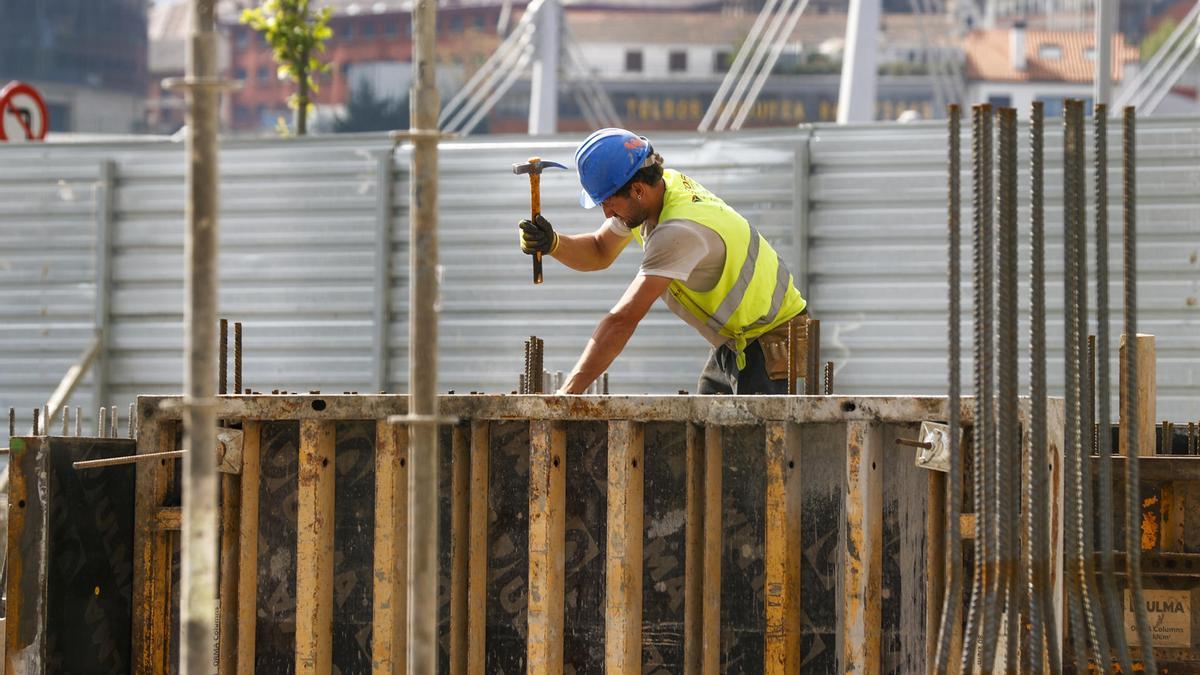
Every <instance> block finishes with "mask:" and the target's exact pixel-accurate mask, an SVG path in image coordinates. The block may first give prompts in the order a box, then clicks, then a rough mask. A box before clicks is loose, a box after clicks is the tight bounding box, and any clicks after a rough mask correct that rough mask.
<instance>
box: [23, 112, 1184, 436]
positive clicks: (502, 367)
mask: <svg viewBox="0 0 1200 675" xmlns="http://www.w3.org/2000/svg"><path fill="white" fill-rule="evenodd" d="M1047 126H1048V128H1049V129H1051V130H1052V131H1051V133H1049V134H1048V135H1047V139H1046V147H1047V171H1048V173H1047V177H1046V184H1047V187H1048V192H1049V194H1048V195H1047V206H1048V212H1047V231H1048V232H1050V233H1052V235H1053V238H1052V239H1051V241H1050V242H1049V247H1048V251H1047V256H1048V261H1049V263H1050V265H1051V277H1050V280H1049V282H1050V283H1049V285H1048V294H1049V298H1048V300H1049V303H1048V304H1049V307H1048V309H1049V312H1050V322H1051V323H1050V328H1049V330H1050V336H1049V339H1050V341H1051V342H1050V344H1051V345H1052V347H1054V346H1058V347H1061V345H1060V344H1059V343H1061V316H1060V315H1059V314H1058V310H1059V308H1060V307H1061V301H1062V290H1061V283H1056V282H1057V281H1059V280H1060V279H1061V276H1055V274H1060V271H1061V246H1060V239H1059V237H1058V234H1057V233H1058V232H1060V231H1061V209H1060V208H1058V205H1057V204H1055V199H1056V197H1057V195H1058V194H1059V193H1060V189H1061V186H1060V185H1059V183H1060V176H1061V163H1060V157H1061V140H1060V139H1061V136H1060V135H1058V134H1057V129H1056V127H1055V125H1054V124H1053V123H1051V124H1048V125H1047ZM578 140H579V139H578V138H575V137H565V136H560V137H553V138H550V139H546V140H540V141H537V142H534V141H533V140H531V139H529V138H527V137H487V138H480V139H478V140H477V139H469V140H456V141H451V142H447V143H445V144H443V146H442V148H441V153H440V157H441V181H440V204H441V212H440V215H439V227H440V244H439V245H440V261H441V265H442V279H443V289H442V298H441V303H440V307H441V310H442V318H441V324H440V340H439V342H440V348H441V351H440V353H441V361H440V364H439V372H440V378H439V379H440V383H441V384H440V387H441V388H442V389H443V390H448V389H455V390H457V391H460V392H461V391H471V390H485V391H490V392H496V391H507V390H510V389H515V388H516V386H517V375H518V373H519V372H520V370H521V359H522V342H523V340H524V339H525V338H526V337H527V336H529V335H538V336H540V337H542V338H543V339H545V340H546V353H545V363H546V367H547V368H548V369H550V370H560V369H561V370H564V371H565V370H568V369H569V368H570V367H571V366H572V365H573V363H574V361H575V359H576V358H577V357H578V355H579V353H580V351H581V350H582V349H583V347H584V345H585V344H586V341H587V338H588V337H589V336H590V334H591V332H592V330H593V329H594V327H595V324H596V322H597V321H598V320H599V318H600V317H601V316H602V315H603V313H604V312H605V311H607V310H608V309H609V308H610V307H611V306H612V305H613V303H615V302H616V300H617V299H618V298H619V297H620V294H621V292H622V290H623V289H624V287H625V285H626V284H627V283H628V281H629V280H630V279H631V278H632V275H633V274H634V273H635V271H636V269H637V264H638V261H639V255H638V253H637V252H636V251H633V250H630V251H626V252H625V253H624V254H622V255H621V256H620V257H619V258H618V260H617V262H616V263H614V265H613V266H612V268H610V269H608V270H604V271H602V272H596V273H591V274H581V273H578V272H574V271H571V270H568V269H566V268H564V267H563V266H561V265H558V264H557V263H555V262H553V261H548V263H547V265H546V283H545V284H544V285H542V286H534V285H533V284H532V283H531V272H530V264H529V259H528V258H527V257H526V256H524V255H522V254H521V253H520V252H519V251H518V250H517V248H516V231H515V227H514V225H515V222H516V221H517V220H518V219H519V218H521V217H524V216H525V215H526V214H527V213H528V208H529V189H528V181H527V179H526V178H525V177H524V176H517V175H513V174H512V172H511V165H512V163H514V162H519V161H524V160H525V159H526V158H527V157H529V156H531V155H540V156H542V157H544V158H546V159H554V160H557V161H560V162H563V163H566V164H569V163H570V160H571V156H572V153H573V150H574V147H575V144H576V143H577V142H578ZM652 140H653V141H654V142H655V147H656V149H657V150H659V151H660V152H661V153H662V154H663V156H664V157H665V158H666V160H667V164H668V166H671V167H675V168H679V169H681V170H683V171H684V172H686V173H688V174H689V175H691V176H692V177H693V178H695V179H697V180H698V181H699V182H701V183H702V184H704V185H705V186H706V187H708V188H709V189H711V190H713V191H714V192H715V193H717V194H718V195H720V196H722V197H723V198H724V199H725V200H726V201H728V202H730V203H731V204H732V205H733V206H735V207H736V208H737V209H738V210H739V211H740V212H741V213H742V214H743V215H745V216H746V217H747V218H748V219H749V220H750V221H751V222H752V223H754V224H755V225H756V226H758V227H759V228H760V229H761V230H762V231H763V233H764V235H766V236H767V238H768V239H769V240H770V241H771V242H772V244H773V245H775V246H776V247H778V248H779V249H780V251H781V253H782V254H783V255H784V257H785V259H787V260H789V261H793V262H792V267H793V270H794V271H796V272H798V273H800V274H803V271H804V270H805V268H806V267H807V268H808V271H807V275H806V276H805V278H803V279H800V282H801V284H802V285H805V284H807V286H808V288H809V295H810V297H811V300H812V302H813V304H812V307H813V312H814V314H815V315H817V316H819V317H820V318H821V319H822V320H823V321H822V327H823V330H822V334H823V341H824V350H825V351H824V354H825V357H826V358H827V359H832V360H834V361H835V362H836V363H837V378H836V381H837V390H838V391H839V392H845V393H912V394H930V393H941V392H943V391H944V388H945V385H944V377H945V368H946V365H945V353H946V349H945V333H946V329H945V319H944V316H945V314H944V310H945V306H946V292H945V281H944V279H945V224H944V223H945V191H946V188H945V184H946V177H945V147H946V144H945V134H944V131H943V127H942V126H941V125H940V124H936V123H931V124H916V125H908V126H896V125H891V126H881V125H876V126H865V127H854V126H850V127H836V126H815V127H811V128H802V129H791V130H779V131H768V132H763V131H757V132H745V133H737V134H722V135H711V136H699V135H695V134H687V135H683V134H671V135H661V136H656V137H655V138H654V139H652ZM1118 144H1119V136H1118V135H1117V133H1116V130H1114V133H1113V135H1112V136H1111V137H1110V150H1109V156H1110V158H1111V159H1112V162H1111V172H1112V173H1111V175H1110V190H1109V193H1110V197H1111V202H1110V218H1109V221H1110V226H1111V228H1112V233H1113V235H1114V236H1112V237H1111V239H1112V241H1113V249H1112V255H1113V260H1114V262H1116V261H1118V260H1119V257H1118V256H1119V248H1118V247H1119V240H1120V239H1119V236H1115V235H1116V234H1117V233H1119V231H1120V226H1121V221H1120V190H1119V180H1120V172H1119V168H1120V152H1119V145H1118ZM1139 144H1140V145H1139V165H1138V166H1139V174H1140V175H1139V181H1138V184H1139V186H1140V192H1141V194H1140V202H1139V205H1140V209H1139V216H1140V217H1139V224H1140V228H1141V236H1140V240H1139V241H1140V266H1141V277H1140V281H1141V301H1142V314H1141V317H1140V324H1139V326H1140V327H1142V330H1144V331H1146V332H1151V333H1154V334H1156V335H1157V336H1158V355H1159V369H1158V381H1159V392H1160V406H1159V413H1158V414H1159V417H1166V416H1171V417H1177V418H1179V419H1186V418H1187V417H1189V416H1191V417H1196V416H1198V413H1197V402H1198V400H1200V395H1198V392H1197V388H1196V386H1195V383H1196V381H1197V375H1200V373H1198V371H1197V365H1196V361H1197V357H1200V331H1197V330H1196V328H1197V326H1198V325H1200V306H1197V298H1198V297H1200V265H1198V264H1197V260H1196V252H1197V250H1198V249H1200V204H1198V202H1200V121H1198V120H1195V119H1170V120H1146V121H1142V122H1141V127H1140V132H1139ZM964 147H969V143H965V144H964ZM390 152H391V144H390V142H389V141H388V140H387V139H386V137H385V136H384V135H382V134H367V135H347V136H337V137H322V138H309V139H301V140H274V139H267V140H230V141H226V142H225V143H224V144H223V146H222V152H221V175H222V182H221V205H222V221H221V258H220V274H221V296H220V314H221V315H222V316H226V317H229V318H230V319H231V320H233V321H242V322H243V323H244V325H245V354H244V359H245V383H244V386H246V387H253V388H254V389H256V390H259V391H270V390H272V389H284V390H291V391H308V390H310V389H321V390H325V391H337V392H341V391H361V392H367V391H374V390H376V389H386V390H388V391H403V390H404V389H405V387H406V380H407V340H408V331H407V325H406V314H405V308H406V306H407V294H408V286H407V281H406V279H407V269H408V248H407V246H406V241H407V234H408V212H407V209H406V204H407V202H408V181H407V179H406V175H405V174H406V172H407V167H408V154H407V147H406V146H401V147H400V148H398V149H397V151H396V152H395V154H394V157H392V158H391V159H390V160H389V155H390ZM1026 162H1027V155H1025V154H1023V155H1022V164H1024V163H1026ZM968 166H969V162H965V163H964V167H968ZM1023 168H1024V167H1023ZM184 169H185V163H184V155H183V146H182V144H180V143H171V142H166V141H158V140H156V141H121V142H110V143H55V144H43V145H38V146H7V147H0V316H3V323H0V405H3V406H16V407H18V408H19V409H20V410H22V411H26V412H22V419H23V420H25V424H26V425H27V423H28V422H27V421H28V418H29V412H27V411H28V410H29V409H32V408H33V407H34V406H36V405H38V404H39V403H40V402H44V401H45V399H46V398H47V397H48V396H49V394H50V392H51V391H52V390H53V388H54V386H55V384H56V383H57V382H58V380H59V379H60V378H61V377H62V374H63V373H64V372H65V371H66V369H67V368H68V367H69V366H70V364H71V363H73V362H74V361H75V359H76V358H78V356H79V355H80V353H82V352H83V351H84V349H85V348H86V346H87V345H88V343H89V341H90V340H91V336H92V334H93V327H94V326H95V325H97V324H99V323H106V324H107V325H108V326H109V331H108V347H109V350H108V358H107V360H106V363H105V364H103V366H102V367H101V369H100V376H99V377H97V376H96V375H95V374H94V375H92V376H91V377H89V379H88V381H87V383H86V385H85V386H84V387H83V388H81V390H80V391H79V392H77V394H76V396H75V397H74V400H73V402H72V403H73V404H78V405H82V406H84V408H85V410H87V411H93V410H94V408H96V407H97V406H98V405H99V404H100V402H101V399H102V400H103V402H105V403H111V404H115V405H118V409H119V410H124V409H125V406H124V404H125V403H128V402H130V401H132V399H133V397H134V396H135V395H136V394H149V393H174V392H178V391H179V388H180V386H181V385H180V383H181V380H182V372H183V359H182V342H183V331H182V326H181V322H182V314H183V312H182V307H183V293H182V288H183V250H182V247H183V243H182V242H183V224H184V220H183V200H184ZM381 181H383V183H382V184H384V185H385V186H387V187H388V188H389V189H388V190H384V191H382V192H381V191H380V189H379V187H380V185H381ZM542 185H543V196H542V210H543V213H544V214H545V215H546V216H547V217H548V218H550V219H551V221H552V222H554V224H555V226H556V227H557V228H559V229H561V230H563V231H567V232H579V231H584V230H591V229H594V228H595V227H596V226H597V225H598V224H599V220H598V219H599V217H600V216H599V214H598V213H596V212H595V211H584V210H582V209H580V208H579V207H578V205H577V202H576V196H577V191H578V187H577V186H578V183H577V181H576V177H575V174H574V172H573V171H562V172H549V171H548V172H547V173H546V174H544V176H543V181H542ZM963 194H964V196H967V195H969V194H970V184H969V176H967V175H964V186H963ZM964 205H965V206H967V207H969V199H964ZM1022 214H1023V215H1025V214H1027V211H1025V210H1023V211H1022ZM964 222H969V212H967V210H966V209H964ZM384 241H387V242H389V244H388V245H387V246H383V245H381V242H384ZM797 244H798V245H797ZM634 247H636V245H634ZM964 259H965V260H968V261H969V259H970V256H969V255H966V256H964ZM806 261H807V262H806ZM383 275H386V276H387V278H388V279H389V283H387V284H386V286H384V285H383V284H381V283H380V284H377V279H380V278H381V277H382V276H383ZM964 278H967V279H969V278H970V275H969V270H965V271H964ZM1117 284H1119V281H1118V280H1117V279H1116V278H1115V277H1114V287H1113V289H1112V292H1110V296H1111V297H1112V298H1113V299H1114V302H1119V299H1120V293H1119V292H1118V291H1119V288H1118V286H1117ZM377 287H379V288H387V289H388V292H387V293H386V294H384V293H380V292H378V291H377ZM105 289H108V292H105ZM965 297H966V299H967V300H968V301H969V297H970V294H969V292H967V293H965ZM104 299H107V302H104ZM1114 309H1119V308H1117V307H1114ZM969 315H970V311H969V307H966V308H964V316H969ZM1093 315H1094V313H1093ZM1114 318H1115V319H1116V318H1119V314H1114ZM381 324H382V325H386V327H387V329H386V330H377V328H376V327H377V326H378V325H381ZM1118 330H1119V329H1118ZM707 352H708V348H707V346H706V344H705V343H704V342H703V341H702V340H701V339H700V338H699V337H698V336H697V335H696V334H695V333H694V332H693V331H691V329H689V328H687V327H686V326H684V325H683V324H682V322H680V321H679V320H678V319H677V318H675V317H674V316H673V315H671V314H670V313H669V312H667V311H666V310H665V309H664V308H662V307H661V306H658V307H656V308H655V309H654V310H653V311H652V313H651V314H650V316H649V317H648V318H647V319H646V320H645V321H644V322H643V324H642V326H641V327H640V328H639V330H638V332H637V333H636V335H635V336H634V337H633V339H632V341H631V342H630V345H629V346H628V347H627V349H626V351H625V352H624V353H623V354H622V355H621V356H620V358H618V360H617V362H616V363H615V364H614V366H613V368H612V375H611V383H612V388H613V390H614V391H616V392H626V393H641V392H648V393H670V392H674V391H675V390H677V389H689V390H694V387H695V381H696V375H697V374H698V372H699V369H700V367H701V366H702V365H703V362H704V360H705V358H706V356H707ZM968 353H969V352H968ZM1055 356H1056V355H1055V354H1054V353H1053V352H1052V353H1051V358H1052V359H1053V358H1055ZM1060 371H1061V369H1060V368H1057V367H1054V366H1053V365H1052V368H1051V371H1050V372H1051V373H1052V377H1053V376H1056V377H1057V379H1059V380H1060V381H1061V372H1060ZM964 372H970V371H969V368H967V369H964ZM1052 385H1053V380H1052ZM97 386H99V387H100V388H101V389H102V390H103V393H102V394H101V397H100V398H99V399H97V398H96V396H95V391H96V388H97Z"/></svg>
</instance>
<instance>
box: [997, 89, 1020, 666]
mask: <svg viewBox="0 0 1200 675" xmlns="http://www.w3.org/2000/svg"><path fill="white" fill-rule="evenodd" d="M999 120H1000V137H999V154H1000V178H999V194H998V195H997V196H998V202H997V206H998V218H997V225H998V241H999V251H998V257H997V278H998V280H999V284H998V288H997V309H998V316H997V319H998V322H997V329H998V330H997V332H998V338H999V340H998V345H997V346H998V356H999V363H998V371H999V372H998V376H999V377H998V380H997V390H998V393H999V396H1000V399H999V403H998V406H997V407H998V419H997V422H998V424H997V427H996V431H997V442H996V469H995V470H996V479H997V503H996V521H997V527H998V529H997V534H998V543H999V547H998V548H999V556H998V557H999V568H998V570H997V576H998V579H997V583H998V585H999V589H1000V594H1001V598H1002V599H1003V601H1004V619H1005V626H1006V629H1005V630H1004V631H1003V634H1004V635H1005V636H1006V639H1005V640H1004V644H1003V645H1002V647H1003V649H1004V663H1005V664H1010V663H1011V664H1015V663H1016V662H1017V637H1018V634H1019V630H1018V622H1017V615H1018V612H1019V607H1020V606H1021V603H1020V602H1019V594H1020V589H1019V587H1018V585H1017V582H1016V569H1017V550H1016V549H1017V539H1016V530H1015V528H1014V527H1013V525H1014V523H1015V520H1016V518H1015V517H1016V515H1017V511H1016V510H1015V499H1014V497H1015V492H1014V489H1015V488H1016V487H1017V486H1018V485H1019V478H1018V476H1017V475H1016V472H1017V470H1018V469H1019V468H1020V466H1021V444H1020V437H1019V428H1018V426H1017V397H1018V393H1017V367H1018V364H1017V111H1016V110H1015V109H1013V108H1001V109H1000V110H999Z"/></svg>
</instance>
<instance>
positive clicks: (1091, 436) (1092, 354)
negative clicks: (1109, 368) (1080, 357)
mask: <svg viewBox="0 0 1200 675" xmlns="http://www.w3.org/2000/svg"><path fill="white" fill-rule="evenodd" d="M1087 367H1088V371H1087V372H1088V399H1087V408H1088V410H1090V411H1092V414H1093V415H1095V414H1096V336H1095V335H1089V336H1087ZM1093 419H1095V418H1094V417H1093ZM1098 435H1099V430H1098V429H1097V427H1096V424H1095V423H1094V422H1093V424H1092V428H1091V429H1089V430H1088V446H1087V447H1088V452H1090V453H1092V454H1093V455H1094V454H1096V451H1097V449H1098V448H1099V447H1100V443H1099V442H1100V439H1099V438H1097V436H1098Z"/></svg>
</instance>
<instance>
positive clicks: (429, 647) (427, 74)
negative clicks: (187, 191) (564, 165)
mask: <svg viewBox="0 0 1200 675" xmlns="http://www.w3.org/2000/svg"><path fill="white" fill-rule="evenodd" d="M436 30H437V3H436V2H435V0H416V3H415V5H414V7H413V80H412V93H411V100H412V111H413V115H412V129H413V131H414V132H415V134H414V135H413V137H412V144H413V149H412V159H411V166H410V177H411V180H410V193H409V204H410V209H411V211H410V234H409V242H410V244H409V274H410V279H411V280H412V281H411V284H410V286H409V307H411V308H412V309H411V312H412V313H411V317H410V320H409V332H408V335H409V380H408V381H409V392H410V398H411V401H412V402H411V408H410V410H409V413H410V414H411V415H413V416H416V417H420V418H424V419H426V420H432V419H436V418H437V416H438V398H437V391H436V387H437V371H438V368H437V365H438V364H437V359H438V343H437V338H438V335H437V323H438V318H437V306H436V303H437V299H438V296H439V294H440V293H441V291H440V289H439V288H438V278H437V276H438V273H437V268H438V239H437V224H438V213H437V200H438V135H437V128H438V124H437V120H438V110H439V108H440V107H441V106H440V101H439V99H438V90H437V81H436V78H435V53H434V50H435V46H436ZM539 375H540V373H539ZM437 433H438V430H437V426H435V425H434V424H431V423H420V424H412V426H411V431H410V440H411V443H412V446H411V450H410V454H409V463H410V470H409V475H408V480H409V491H408V498H409V517H410V518H411V521H410V522H411V523H412V527H410V528H409V529H408V535H409V539H408V557H409V565H408V616H409V621H408V666H409V669H410V671H409V672H411V673H413V674H414V675H433V674H434V673H436V672H437V607H438V604H437V587H438V578H437V574H438V568H437V522H438V517H437V512H438V488H437Z"/></svg>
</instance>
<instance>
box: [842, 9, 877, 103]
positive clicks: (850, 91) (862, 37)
mask: <svg viewBox="0 0 1200 675" xmlns="http://www.w3.org/2000/svg"><path fill="white" fill-rule="evenodd" d="M879 6H880V0H850V13H849V14H848V15H847V16H846V50H845V54H844V55H843V57H842V82H841V86H840V87H839V89H838V111H837V122H838V124H847V123H850V122H870V121H872V120H874V119H875V86H876V73H875V61H876V57H877V53H876V52H877V49H878V46H877V45H876V35H877V34H878V32H879Z"/></svg>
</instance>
